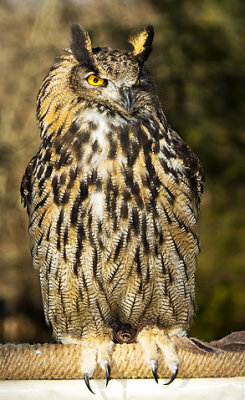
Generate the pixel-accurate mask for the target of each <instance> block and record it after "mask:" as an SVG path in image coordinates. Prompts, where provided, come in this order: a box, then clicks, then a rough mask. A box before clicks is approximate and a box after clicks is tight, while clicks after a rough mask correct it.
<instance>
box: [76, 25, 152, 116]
mask: <svg viewBox="0 0 245 400" xmlns="http://www.w3.org/2000/svg"><path fill="white" fill-rule="evenodd" d="M147 29H148V31H147V30H145V31H143V32H142V33H141V34H139V35H138V38H137V37H136V38H135V39H131V43H132V44H133V45H134V47H135V50H134V51H132V52H124V51H119V50H114V49H111V48H101V47H97V48H93V49H92V47H91V42H90V39H89V37H88V36H85V35H84V33H83V31H82V30H81V28H80V27H79V26H78V25H75V26H73V28H72V43H71V50H72V53H73V56H74V57H75V59H76V60H77V61H78V63H77V64H76V65H75V67H74V69H73V71H72V79H71V82H70V84H71V87H72V88H73V90H74V91H75V92H76V95H77V96H81V97H86V98H89V99H90V100H92V101H93V100H94V101H95V102H99V103H100V104H106V105H108V106H112V104H116V105H117V106H118V107H119V108H120V107H121V108H123V109H124V110H127V112H128V113H130V114H133V113H134V112H135V109H136V108H137V105H138V104H140V103H142V102H143V101H144V102H145V103H147V101H150V99H151V100H152V95H153V92H154V84H153V80H152V77H151V74H150V73H149V71H148V69H147V68H146V67H145V66H144V61H145V60H146V58H147V57H148V55H149V53H150V51H151V43H152V39H153V30H152V28H151V27H148V28H147ZM149 36H151V37H150V39H149ZM139 37H140V38H139ZM138 42H141V43H138ZM140 100H141V101H140Z"/></svg>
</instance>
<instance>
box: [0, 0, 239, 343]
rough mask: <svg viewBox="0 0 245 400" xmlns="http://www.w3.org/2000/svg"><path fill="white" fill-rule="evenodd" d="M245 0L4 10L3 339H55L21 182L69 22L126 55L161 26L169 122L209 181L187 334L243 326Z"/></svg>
mask: <svg viewBox="0 0 245 400" xmlns="http://www.w3.org/2000/svg"><path fill="white" fill-rule="evenodd" d="M244 4H245V3H244V0H232V1H230V0H222V1H221V0H220V1H216V0H200V1H194V0H192V1H190V0H162V1H160V0H152V1H151V0H134V1H133V0H131V1H130V0H124V1H123V0H121V1H119V0H113V1H112V0H111V1H110V0H91V1H85V0H83V1H75V0H73V1H72V0H70V1H68V0H66V1H65V0H63V1H62V0H61V1H58V0H52V1H49V0H43V1H34V0H33V1H23V2H19V1H17V0H16V1H13V0H12V1H10V0H9V1H8V0H5V1H3V0H2V1H1V2H0V45H1V53H0V83H1V91H0V111H1V118H0V135H1V141H0V217H1V218H0V233H1V237H0V276H1V279H0V341H2V342H8V341H14V342H27V341H29V342H36V341H39V342H42V341H46V340H49V338H50V335H51V334H50V332H49V330H48V329H47V328H46V325H45V322H44V317H43V312H42V306H41V297H40V288H39V281H38V274H37V273H36V272H34V271H33V270H32V266H31V257H30V251H29V238H28V233H27V224H28V222H27V215H26V211H25V210H24V209H23V208H22V205H21V203H20V194H19V185H20V181H21V178H22V175H23V173H24V170H25V167H26V165H27V163H28V162H29V160H30V158H31V157H32V156H33V155H34V154H35V153H36V151H37V149H38V147H39V144H40V139H39V132H38V128H37V126H36V120H35V103H36V94H37V92H38V89H39V87H40V85H41V82H42V79H43V78H44V75H45V74H46V72H47V70H48V68H49V67H50V66H51V65H52V63H53V61H54V58H55V57H56V56H58V55H59V54H60V53H61V51H62V48H65V47H69V42H70V33H69V30H70V24H71V23H72V22H78V23H80V24H81V25H82V27H83V28H84V29H86V30H89V32H90V34H91V36H92V39H93V43H94V46H97V45H102V46H103V45H104V46H111V47H116V48H120V49H130V45H129V44H127V38H128V36H130V35H132V34H135V33H137V32H138V31H139V30H140V29H141V28H143V27H145V26H147V25H148V24H149V23H151V24H153V25H154V26H155V31H156V35H155V40H154V49H153V53H152V55H151V57H150V59H149V61H148V64H149V66H150V67H151V70H152V73H153V76H154V78H155V81H156V84H157V88H158V93H159V96H160V99H161V102H162V105H163V110H164V112H165V114H166V116H167V118H168V121H169V122H170V124H171V125H172V126H173V127H174V128H175V129H176V130H177V131H178V132H179V134H180V135H181V136H182V137H183V139H184V140H185V141H186V142H187V143H188V144H190V146H191V147H192V149H193V150H194V151H195V152H196V153H197V154H198V156H199V158H200V160H201V162H202V164H203V167H204V170H205V175H206V183H205V192H204V196H203V200H202V204H201V214H200V234H201V241H202V252H201V254H200V256H199V257H198V269H197V305H198V310H197V316H196V319H195V321H194V324H193V327H192V329H191V332H190V334H191V335H193V336H197V337H199V338H201V339H205V340H211V339H218V338H220V337H222V336H224V335H225V334H227V333H230V332H231V331H235V330H241V329H244V328H245V290H244V287H245V271H244V258H245V257H244V256H245V249H244V236H245V221H244V219H245V218H244V192H245V188H244V178H245V165H244V147H245V135H244V125H245V123H244V122H245V121H244V115H245V110H244V97H243V93H244V91H243V82H244V75H245V73H244V72H245V71H244V66H245V63H244V34H243V28H244V18H243V17H244Z"/></svg>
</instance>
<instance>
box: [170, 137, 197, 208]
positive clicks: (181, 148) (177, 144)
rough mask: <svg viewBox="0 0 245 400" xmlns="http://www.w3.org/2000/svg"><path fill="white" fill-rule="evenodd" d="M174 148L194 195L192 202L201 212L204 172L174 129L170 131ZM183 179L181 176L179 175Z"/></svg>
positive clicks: (193, 154) (194, 155)
mask: <svg viewBox="0 0 245 400" xmlns="http://www.w3.org/2000/svg"><path fill="white" fill-rule="evenodd" d="M169 133H170V136H169V137H171V139H170V140H171V141H172V145H173V146H172V148H173V149H174V151H175V157H176V159H177V160H178V161H180V162H181V164H182V166H183V170H184V176H185V177H187V179H188V181H189V186H190V190H191V193H192V201H193V202H194V204H195V206H196V207H195V208H196V211H199V206H200V200H201V197H202V193H203V183H204V172H203V168H202V166H201V163H200V161H199V159H198V157H197V155H196V154H195V153H194V152H193V151H192V150H191V148H190V147H189V146H188V144H186V143H185V142H184V141H183V140H182V139H181V137H180V136H179V135H178V134H177V133H176V132H175V131H174V130H172V129H170V130H169ZM178 177H181V174H180V175H178Z"/></svg>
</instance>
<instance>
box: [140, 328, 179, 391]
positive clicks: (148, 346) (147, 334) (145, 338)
mask: <svg viewBox="0 0 245 400" xmlns="http://www.w3.org/2000/svg"><path fill="white" fill-rule="evenodd" d="M137 341H138V343H140V344H141V346H142V349H143V351H144V355H145V359H146V361H147V362H148V364H149V366H150V368H151V371H152V375H153V377H154V379H155V381H156V382H158V376H157V367H158V358H159V354H158V349H160V350H161V352H162V353H163V355H164V359H165V362H166V364H167V366H168V368H169V369H170V371H171V374H172V375H171V378H170V380H169V381H168V382H167V383H165V385H169V384H170V383H171V382H173V380H174V379H175V378H176V376H177V373H178V364H179V357H178V354H177V349H176V346H175V344H174V342H173V341H172V340H171V338H170V336H169V334H168V333H167V331H165V330H163V329H160V328H158V327H156V326H146V327H144V328H143V329H142V330H141V331H140V332H139V334H138V336H137Z"/></svg>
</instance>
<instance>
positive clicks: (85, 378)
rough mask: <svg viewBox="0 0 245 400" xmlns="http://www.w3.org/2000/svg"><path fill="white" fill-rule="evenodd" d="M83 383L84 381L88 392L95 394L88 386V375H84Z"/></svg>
mask: <svg viewBox="0 0 245 400" xmlns="http://www.w3.org/2000/svg"><path fill="white" fill-rule="evenodd" d="M84 381H85V383H86V386H87V388H88V390H89V391H90V392H91V393H93V394H95V393H94V392H93V390H92V389H91V386H90V383H89V375H88V374H87V373H85V374H84Z"/></svg>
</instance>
